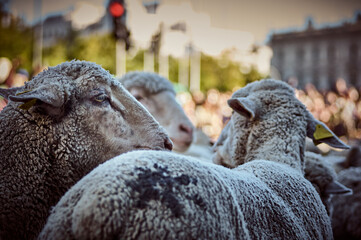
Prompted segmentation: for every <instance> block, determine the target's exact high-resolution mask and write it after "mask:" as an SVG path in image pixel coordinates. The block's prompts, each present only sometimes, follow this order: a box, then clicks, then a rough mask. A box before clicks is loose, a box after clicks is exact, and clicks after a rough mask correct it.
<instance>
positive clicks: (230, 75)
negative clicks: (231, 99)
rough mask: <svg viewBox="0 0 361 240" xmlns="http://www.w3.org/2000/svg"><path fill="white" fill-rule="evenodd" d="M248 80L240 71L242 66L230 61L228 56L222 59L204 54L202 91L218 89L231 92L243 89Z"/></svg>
mask: <svg viewBox="0 0 361 240" xmlns="http://www.w3.org/2000/svg"><path fill="white" fill-rule="evenodd" d="M246 82H247V79H246V77H245V76H244V75H243V74H242V72H241V71H240V64H239V63H236V62H233V61H231V60H230V59H229V56H228V55H223V56H221V58H220V59H216V58H213V57H211V56H207V55H204V54H202V60H201V90H203V91H208V90H209V89H212V88H217V89H218V90H220V91H231V90H232V89H234V88H239V87H242V86H244V85H245V84H246Z"/></svg>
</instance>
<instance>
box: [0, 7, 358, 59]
mask: <svg viewBox="0 0 361 240" xmlns="http://www.w3.org/2000/svg"><path fill="white" fill-rule="evenodd" d="M0 1H7V0H0ZM35 1H36V2H39V1H41V0H10V5H9V6H10V9H11V11H12V12H14V13H16V14H17V15H20V16H23V17H24V18H26V19H27V20H28V21H33V19H34V10H33V9H34V2H35ZM149 1H152V0H126V3H127V10H128V17H127V25H128V27H129V28H130V30H131V32H132V37H133V39H134V40H136V42H137V43H138V45H139V46H142V47H144V46H149V39H150V37H151V35H152V34H154V33H155V32H156V31H157V29H159V23H160V22H163V23H164V25H163V30H164V35H163V45H162V51H163V52H164V53H172V54H173V55H176V56H177V55H181V54H183V52H184V47H183V46H184V45H186V44H187V43H189V42H190V41H191V42H192V43H193V45H194V46H195V47H196V49H199V50H202V51H204V52H206V53H208V54H211V55H218V54H219V53H221V52H222V50H223V49H225V48H235V49H237V50H238V51H239V53H240V54H241V55H242V52H243V53H244V52H245V51H246V50H249V49H250V47H251V45H252V44H253V43H256V44H259V45H262V44H264V43H266V40H267V37H268V36H269V34H270V32H271V31H272V30H280V29H287V28H298V29H300V28H302V27H303V26H304V25H305V19H306V18H307V17H312V18H313V20H314V23H315V24H316V26H321V25H323V24H327V23H334V22H337V21H341V20H345V19H351V18H352V17H353V16H354V13H355V12H356V10H361V1H360V0H158V1H159V2H160V5H159V7H158V9H157V13H156V14H147V13H146V11H145V8H144V7H143V5H142V3H143V2H149ZM81 2H83V6H86V7H87V8H86V9H85V8H83V9H80V8H79V6H81V4H80V3H81ZM84 2H85V1H84V0H83V1H81V0H42V14H43V15H48V14H51V13H59V12H68V13H71V14H72V15H71V16H73V19H78V21H77V23H78V25H77V27H82V26H84V24H86V21H89V23H92V22H95V21H97V19H99V18H100V17H101V15H102V14H103V13H104V11H105V10H104V7H105V6H106V5H107V0H87V1H86V4H85V5H84ZM82 11H83V12H82ZM178 22H184V23H185V24H186V29H187V30H186V32H185V33H182V32H180V31H170V30H169V28H170V26H171V25H173V24H175V23H178ZM243 55H244V54H243Z"/></svg>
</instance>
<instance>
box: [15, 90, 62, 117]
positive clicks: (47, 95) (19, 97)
mask: <svg viewBox="0 0 361 240" xmlns="http://www.w3.org/2000/svg"><path fill="white" fill-rule="evenodd" d="M9 98H10V100H11V101H14V102H22V103H23V104H21V105H20V106H19V108H21V109H24V110H29V109H30V108H32V107H36V108H37V109H39V110H40V111H42V112H45V113H46V114H48V115H50V116H53V117H55V116H60V115H61V114H62V113H63V105H64V103H65V101H66V99H65V94H64V90H63V88H62V86H61V85H59V84H50V85H45V86H44V85H43V86H41V87H38V88H36V89H33V90H27V91H23V92H19V93H17V94H16V95H14V96H13V95H10V96H9Z"/></svg>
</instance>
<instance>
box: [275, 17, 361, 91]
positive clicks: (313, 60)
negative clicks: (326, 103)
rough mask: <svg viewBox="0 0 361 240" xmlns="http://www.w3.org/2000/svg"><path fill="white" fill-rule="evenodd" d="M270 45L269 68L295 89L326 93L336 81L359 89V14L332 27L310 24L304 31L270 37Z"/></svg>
mask: <svg viewBox="0 0 361 240" xmlns="http://www.w3.org/2000/svg"><path fill="white" fill-rule="evenodd" d="M269 45H270V47H271V48H272V50H273V57H272V59H271V66H272V68H273V69H276V70H277V71H278V75H279V77H280V78H281V79H282V80H284V81H290V82H293V83H296V84H295V85H296V87H297V88H304V87H305V86H306V84H308V83H312V84H313V85H315V86H316V87H317V88H318V89H320V90H329V89H332V88H333V87H334V85H335V82H336V81H337V79H339V78H342V79H344V80H345V81H346V83H347V84H348V85H349V86H355V87H358V88H360V87H361V14H358V15H357V16H356V18H355V21H353V22H351V23H350V22H348V23H344V24H342V25H338V26H334V27H325V28H318V29H316V28H314V26H313V25H312V21H309V22H308V26H307V28H306V29H305V30H304V31H292V32H287V33H276V34H273V35H272V36H271V40H270V42H269Z"/></svg>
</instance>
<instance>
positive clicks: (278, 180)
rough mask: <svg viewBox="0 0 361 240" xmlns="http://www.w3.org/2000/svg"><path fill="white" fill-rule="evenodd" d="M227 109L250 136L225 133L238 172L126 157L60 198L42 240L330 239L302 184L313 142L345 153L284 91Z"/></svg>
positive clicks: (259, 87) (250, 95) (261, 92)
mask: <svg viewBox="0 0 361 240" xmlns="http://www.w3.org/2000/svg"><path fill="white" fill-rule="evenodd" d="M228 103H229V105H230V107H231V108H233V110H234V111H235V112H234V114H233V115H232V117H231V120H230V122H229V124H228V127H227V128H235V127H237V128H238V127H240V128H242V129H245V131H237V132H232V134H230V132H229V133H228V135H227V136H226V135H225V134H223V135H222V137H224V138H225V140H224V142H227V143H229V144H230V145H226V144H225V145H222V146H220V147H219V148H218V150H220V148H222V147H224V146H230V149H231V150H232V151H228V152H229V153H230V156H231V157H232V158H231V159H230V161H231V163H233V162H234V163H237V164H238V165H239V166H238V167H236V168H234V169H228V168H224V167H222V166H218V165H215V164H210V163H206V162H202V161H197V160H195V158H191V157H186V156H181V155H179V154H175V153H166V152H154V151H139V152H131V153H127V154H123V155H120V156H118V157H116V158H114V159H112V160H109V161H107V162H106V163H104V164H102V165H101V166H99V167H98V168H96V169H94V170H93V171H92V172H91V173H90V174H88V175H87V176H85V177H84V178H83V179H82V180H81V181H79V182H78V183H77V184H76V185H75V186H74V187H72V188H71V189H70V190H69V191H68V192H67V193H66V194H65V195H64V196H63V197H62V199H61V200H60V201H59V203H58V204H57V205H56V206H55V208H54V209H53V210H52V214H51V215H50V217H49V218H48V221H47V224H46V225H45V227H44V229H43V231H42V233H41V234H40V239H113V238H116V239H332V229H331V224H330V219H329V217H328V215H327V212H326V210H325V207H324V206H323V204H322V201H321V199H320V197H319V196H318V193H317V191H316V190H315V189H314V187H313V186H312V184H311V183H310V182H309V181H308V180H306V179H305V178H304V176H303V164H304V163H303V158H304V146H305V138H306V135H308V136H313V137H314V138H315V139H314V140H315V141H316V142H317V141H322V142H326V143H329V144H331V145H332V146H334V147H341V148H346V147H347V146H346V145H345V144H343V143H342V142H341V141H340V140H339V139H338V138H337V137H336V136H335V135H334V134H332V132H331V131H330V130H329V129H328V128H327V127H326V126H324V125H323V124H322V123H320V122H319V121H317V120H315V119H314V118H313V117H312V115H311V114H310V113H309V112H308V111H307V110H306V108H305V106H304V105H303V104H302V103H301V102H300V101H298V100H297V99H296V97H295V96H294V93H293V90H292V88H291V87H289V86H287V85H286V84H285V83H283V82H280V81H275V80H263V81H260V82H255V83H251V84H249V85H247V86H246V87H245V88H243V89H240V90H238V91H237V92H235V93H234V95H233V96H232V99H230V100H229V101H228ZM319 126H321V127H322V128H321V129H320V127H319ZM319 131H321V134H320V132H319ZM325 136H326V137H325ZM217 156H218V155H217ZM219 157H220V156H218V160H220V161H222V159H219Z"/></svg>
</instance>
